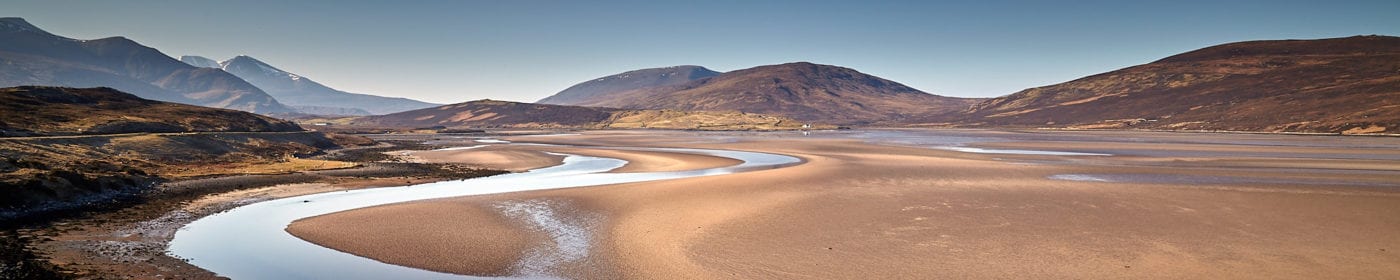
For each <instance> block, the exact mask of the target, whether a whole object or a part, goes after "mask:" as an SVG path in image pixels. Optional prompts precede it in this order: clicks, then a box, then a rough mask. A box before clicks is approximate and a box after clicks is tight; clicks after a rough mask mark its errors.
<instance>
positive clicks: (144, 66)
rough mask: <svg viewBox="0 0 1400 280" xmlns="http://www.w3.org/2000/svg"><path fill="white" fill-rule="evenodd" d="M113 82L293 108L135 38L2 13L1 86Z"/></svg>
mask: <svg viewBox="0 0 1400 280" xmlns="http://www.w3.org/2000/svg"><path fill="white" fill-rule="evenodd" d="M21 85H51V86H68V87H112V88H116V89H119V90H121V91H125V92H130V93H132V94H136V95H137V96H140V97H143V98H147V99H154V100H161V101H169V102H177V103H185V104H194V105H200V106H206V107H216V108H229V109H237V110H243V111H250V112H258V113H290V112H292V111H293V110H292V109H291V108H288V107H287V106H284V105H283V104H282V103H279V102H277V100H276V99H274V98H273V97H272V96H270V95H268V94H267V93H265V92H263V91H262V90H261V89H259V88H258V87H256V86H253V85H252V84H249V83H248V82H245V81H243V79H240V78H238V77H236V76H234V75H232V74H229V73H226V72H224V71H222V70H218V69H208V68H199V67H194V66H190V65H188V64H185V63H181V62H180V61H177V60H175V59H174V58H171V57H170V56H167V55H165V54H163V53H161V52H160V51H157V50H156V49H152V48H149V47H146V46H143V45H141V44H138V43H136V42H135V41H132V40H129V39H126V38H122V37H110V38H103V39H97V40H76V39H70V38H65V37H61V36H57V35H54V34H51V33H49V32H46V31H44V30H42V29H39V28H38V27H35V26H34V25H31V24H29V22H26V21H25V20H24V19H21V18H0V87H5V86H21Z"/></svg>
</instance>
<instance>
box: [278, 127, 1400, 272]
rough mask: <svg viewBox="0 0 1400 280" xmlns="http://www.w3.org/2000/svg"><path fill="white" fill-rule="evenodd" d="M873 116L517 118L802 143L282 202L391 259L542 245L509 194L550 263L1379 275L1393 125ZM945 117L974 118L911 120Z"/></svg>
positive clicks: (1394, 218)
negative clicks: (727, 165)
mask: <svg viewBox="0 0 1400 280" xmlns="http://www.w3.org/2000/svg"><path fill="white" fill-rule="evenodd" d="M881 133H885V132H876V133H866V134H849V135H848V134H839V135H834V136H832V135H813V136H807V137H802V136H800V135H794V134H790V133H789V134H750V133H727V134H725V133H690V132H654V131H643V132H637V131H620V132H589V133H585V134H584V135H578V136H561V137H548V138H517V139H511V140H513V141H515V142H517V143H521V142H536V143H546V144H568V145H578V146H572V147H569V148H568V149H588V148H586V147H584V146H633V147H643V146H655V145H658V144H657V143H664V144H665V145H667V146H668V147H694V148H707V149H731V150H746V151H760V152H769V153H777V154H785V155H792V156H797V157H801V158H802V159H804V162H803V163H802V164H799V165H796V166H791V167H785V168H779V169H772V170H763V171H752V172H744V173H737V174H728V175H718V176H708V177H695V178H686V179H676V180H667V181H657V182H644V183H631V184H618V185H607V186H596V187H585V188H573V189H558V190H545V191H532V192H520V193H507V194H497V195H485V196H471V197H459V198H450V199H439V200H429V201H418V202H408V203H400V204H392V205H385V206H380V207H371V208H364V209H357V210H351V211H346V212H340V213H333V214H329V215H324V216H318V217H312V218H307V219H303V220H301V221H298V222H296V223H293V224H292V225H291V226H290V227H289V228H288V231H290V232H291V233H293V234H294V235H296V236H298V237H301V238H303V239H307V240H309V241H312V242H315V243H317V244H321V245H323V246H328V247H331V248H334V249H337V250H342V251H346V252H350V253H353V254H356V255H360V256H365V257H369V258H373V259H376V260H380V261H385V262H389V263H393V264H399V265H405V266H411V267H419V268H425V269H431V270H436V271H445V272H452V273H459V274H469V275H518V274H520V273H521V272H520V271H519V270H520V269H521V263H522V262H524V261H528V259H529V258H531V256H530V254H527V253H526V252H531V250H532V249H531V248H536V247H539V246H552V245H550V244H549V243H550V240H549V239H548V238H546V237H545V235H547V232H542V231H541V230H540V229H539V228H538V227H532V226H531V225H530V224H529V223H528V221H524V220H521V219H519V218H514V217H513V216H511V215H507V214H506V213H504V212H503V211H502V210H501V208H502V207H501V205H506V204H511V203H526V202H528V203H547V204H549V205H552V206H553V207H554V208H555V209H557V211H556V212H557V214H559V215H561V216H564V217H566V218H568V217H573V218H577V219H578V220H586V221H591V222H590V223H591V224H588V225H587V227H586V228H588V229H589V231H590V233H589V234H588V236H589V237H590V238H591V239H590V244H591V246H590V247H589V249H588V250H589V252H588V257H587V258H585V259H583V260H577V261H572V262H567V263H562V264H559V265H558V266H555V267H551V268H549V269H548V271H546V273H547V274H550V275H555V276H562V277H569V278H635V279H655V278H689V279H696V278H702V279H732V278H781V279H793V278H801V279H870V278H883V279H889V278H897V279H909V278H1012V277H1014V278H1154V279H1163V278H1172V279H1179V278H1271V279H1278V278H1288V279H1314V278H1348V279H1387V278H1396V277H1400V266H1396V265H1394V264H1396V263H1400V253H1397V252H1396V251H1397V250H1400V235H1397V234H1394V233H1395V232H1400V191H1398V190H1400V189H1397V188H1400V171H1397V170H1400V160H1397V159H1400V149H1396V148H1395V147H1396V145H1400V141H1398V140H1396V139H1393V138H1358V137H1318V136H1297V137H1298V138H1294V137H1279V136H1272V135H1233V134H1181V133H1146V132H1121V133H1098V132H1093V133H1072V132H1003V131H953V132H899V133H902V134H899V133H897V134H896V135H894V136H890V135H886V134H881ZM947 133H953V134H956V135H952V136H949V135H946V134H947ZM870 135H878V136H880V137H871V136H870ZM886 136H889V137H886ZM895 136H897V137H895ZM940 137H941V138H940ZM963 138H979V139H981V140H976V141H961V140H959V141H951V142H940V141H931V142H920V141H925V140H929V139H955V140H958V139H962V140H965V139H963ZM983 138H991V139H993V140H987V139H983ZM910 139H914V140H920V141H910ZM954 142H956V143H954ZM940 146H958V147H976V148H981V149H985V150H989V151H991V153H969V152H961V151H956V150H949V149H943V148H939V147H940ZM542 147H546V146H523V145H517V146H510V145H501V146H499V147H495V148H497V149H506V150H509V149H517V148H518V149H529V150H532V151H538V150H535V149H545V150H548V148H542ZM998 149H1019V150H1050V151H1071V152H1083V153H1103V154H1111V155H1104V156H1097V155H1037V154H1009V153H996V151H997V150H998ZM573 152H575V153H577V154H583V153H582V152H580V151H578V150H575V151H573ZM614 152H619V153H625V152H622V151H614ZM599 155H600V156H607V155H602V154H599ZM615 156H616V155H615ZM678 157H679V156H676V155H666V154H665V153H657V154H650V155H648V156H645V157H640V156H633V157H631V158H627V160H629V161H633V163H636V164H637V165H636V166H639V167H636V169H634V170H632V171H633V172H645V171H649V170H648V169H647V168H643V167H645V166H648V164H644V163H642V162H646V161H652V162H668V160H669V161H676V160H679V161H687V160H682V159H679V158H678ZM715 164H718V163H712V164H699V165H695V166H676V165H674V164H670V163H661V164H656V166H670V167H669V168H665V169H666V170H678V169H679V168H707V167H708V166H714V165H715Z"/></svg>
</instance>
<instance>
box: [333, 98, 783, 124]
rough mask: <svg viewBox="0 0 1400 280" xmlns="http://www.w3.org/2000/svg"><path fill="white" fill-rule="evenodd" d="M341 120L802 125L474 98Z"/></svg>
mask: <svg viewBox="0 0 1400 280" xmlns="http://www.w3.org/2000/svg"><path fill="white" fill-rule="evenodd" d="M345 123H346V124H348V125H351V126H355V127H374V128H424V127H435V126H441V127H451V128H498V127H508V128H659V129H698V130H775V129H797V128H802V123H801V122H798V121H794V120H792V119H789V118H784V117H780V116H772V115H761V114H752V113H741V112H732V111H730V112H710V111H678V110H621V109H613V108H595V107H582V106H565V105H549V104H532V103H519V102H509V101H496V100H477V101H471V102H465V103H458V104H450V105H443V106H438V107H434V108H427V109H419V110H413V111H407V112H400V113H394V114H388V115H382V116H368V117H358V118H351V119H350V120H349V121H348V122H345Z"/></svg>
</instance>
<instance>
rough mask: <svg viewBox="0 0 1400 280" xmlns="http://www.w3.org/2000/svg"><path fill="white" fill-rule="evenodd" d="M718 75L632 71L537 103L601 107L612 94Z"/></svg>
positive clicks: (691, 70)
mask: <svg viewBox="0 0 1400 280" xmlns="http://www.w3.org/2000/svg"><path fill="white" fill-rule="evenodd" d="M719 74H720V73H719V72H715V71H711V70H710V69H705V67H700V66H694V65H681V66H671V67H662V68H648V69H640V70H632V71H627V72H623V73H619V74H616V75H611V76H607V77H602V78H597V79H593V80H588V81H586V82H582V83H579V84H577V85H574V86H571V87H569V88H567V89H564V90H563V91H560V92H559V93H555V94H554V95H551V96H549V97H546V98H544V99H540V101H539V102H536V103H543V104H556V105H574V106H598V104H599V103H606V102H607V101H609V100H613V99H616V98H615V97H613V96H612V94H617V93H621V92H626V91H631V90H636V89H642V88H650V87H659V86H671V85H677V84H684V83H688V82H690V81H694V80H699V79H704V78H709V77H714V76H715V75H719Z"/></svg>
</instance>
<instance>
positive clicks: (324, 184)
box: [3, 145, 504, 279]
mask: <svg viewBox="0 0 1400 280" xmlns="http://www.w3.org/2000/svg"><path fill="white" fill-rule="evenodd" d="M367 148H385V146H382V145H380V146H375V147H367ZM361 149H363V148H361ZM353 150H360V149H356V148H350V149H338V150H332V151H328V154H327V155H328V156H330V155H338V154H340V153H344V152H347V151H353ZM374 153H377V152H374ZM355 157H361V158H369V159H379V160H384V159H389V161H391V162H361V163H359V164H360V166H357V167H351V168H338V169H326V170H312V171H301V172H293V173H284V174H252V175H247V174H234V175H224V176H213V177H202V178H195V179H184V180H177V181H171V182H166V183H164V184H165V185H163V186H161V187H158V188H159V190H158V191H157V192H156V193H154V194H151V195H148V196H146V198H145V199H144V201H142V202H140V203H135V204H132V205H126V206H119V208H117V209H115V210H110V211H97V212H93V211H95V210H76V211H79V212H75V213H74V214H69V215H68V217H64V218H60V219H57V220H53V221H49V222H42V223H39V224H36V225H30V226H23V227H20V228H16V229H15V230H13V232H12V233H11V234H7V235H13V236H5V237H3V238H5V239H6V240H9V241H7V242H18V243H19V244H20V246H22V248H23V251H25V252H19V253H22V254H31V255H30V256H29V257H26V259H28V260H26V262H28V263H31V264H30V265H31V266H42V267H39V268H38V269H39V270H37V271H33V272H30V273H34V274H33V276H34V277H37V278H50V277H53V278H60V277H62V278H66V277H77V278H91V277H97V278H100V279H107V278H133V277H134V278H147V277H156V276H159V277H166V278H199V279H204V278H215V275H213V274H212V273H210V272H208V271H206V270H204V269H201V268H199V267H195V266H193V265H190V264H188V263H186V262H185V261H184V260H180V259H176V258H173V257H170V256H168V255H166V254H165V247H166V246H167V245H166V244H167V243H168V242H169V241H170V240H171V238H172V237H173V235H174V232H175V231H176V230H178V229H179V228H180V227H183V226H184V225H185V224H187V223H189V222H191V221H194V220H195V219H198V218H200V217H204V216H207V215H211V214H215V213H219V212H222V211H224V210H227V209H232V208H234V207H238V206H242V205H247V204H252V203H257V202H260V201H266V200H270V199H276V198H283V197H291V196H298V195H306V194H314V193H323V192H332V191H339V190H348V189H362V188H377V187H393V186H403V185H405V184H420V183H429V182H437V181H447V180H460V179H464V178H471V177H481V176H490V175H495V174H501V173H504V171H492V170H486V169H469V168H467V167H457V166H453V165H450V164H421V163H396V162H392V161H394V160H392V156H388V158H386V157H381V156H374V155H356V156H355ZM43 267H47V268H43ZM30 269H31V270H32V269H34V268H30Z"/></svg>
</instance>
